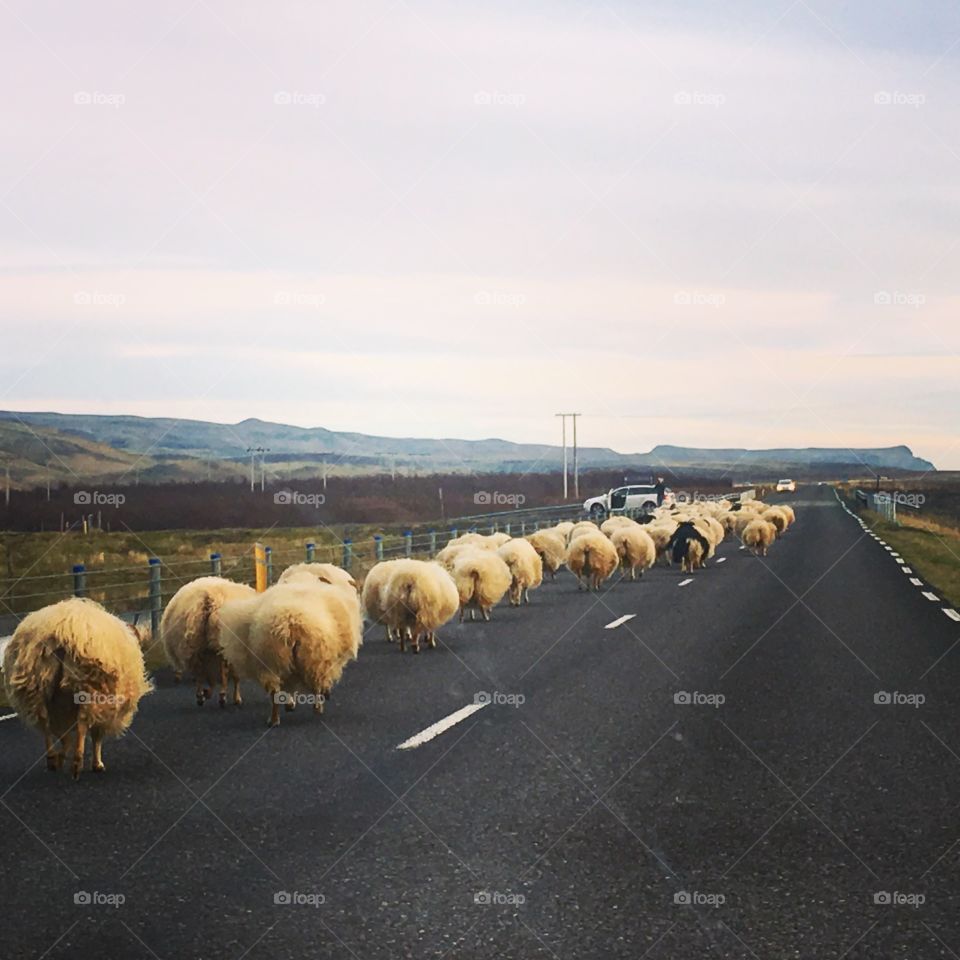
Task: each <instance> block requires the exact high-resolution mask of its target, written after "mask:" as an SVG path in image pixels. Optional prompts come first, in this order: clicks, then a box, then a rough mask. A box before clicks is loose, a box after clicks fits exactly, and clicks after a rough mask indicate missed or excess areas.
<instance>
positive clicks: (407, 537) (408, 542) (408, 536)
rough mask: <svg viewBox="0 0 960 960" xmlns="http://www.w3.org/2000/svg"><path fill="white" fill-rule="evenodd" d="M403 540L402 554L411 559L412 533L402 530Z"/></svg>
mask: <svg viewBox="0 0 960 960" xmlns="http://www.w3.org/2000/svg"><path fill="white" fill-rule="evenodd" d="M403 539H404V545H403V548H404V552H405V553H406V555H407V556H408V557H412V556H413V531H412V530H404V531H403Z"/></svg>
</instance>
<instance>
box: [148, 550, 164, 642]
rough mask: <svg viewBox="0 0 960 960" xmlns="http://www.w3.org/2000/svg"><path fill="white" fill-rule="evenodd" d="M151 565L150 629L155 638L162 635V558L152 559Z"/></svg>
mask: <svg viewBox="0 0 960 960" xmlns="http://www.w3.org/2000/svg"><path fill="white" fill-rule="evenodd" d="M147 563H148V564H149V565H150V629H151V631H152V635H153V636H154V637H156V636H159V634H160V613H161V611H162V610H163V595H162V594H161V592H160V558H159V557H151V558H150V559H149V560H148V561H147Z"/></svg>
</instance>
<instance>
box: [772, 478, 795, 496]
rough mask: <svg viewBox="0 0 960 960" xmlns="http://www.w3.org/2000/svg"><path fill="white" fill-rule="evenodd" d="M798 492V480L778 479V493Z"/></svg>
mask: <svg viewBox="0 0 960 960" xmlns="http://www.w3.org/2000/svg"><path fill="white" fill-rule="evenodd" d="M796 492H797V481H796V480H778V481H777V493H796Z"/></svg>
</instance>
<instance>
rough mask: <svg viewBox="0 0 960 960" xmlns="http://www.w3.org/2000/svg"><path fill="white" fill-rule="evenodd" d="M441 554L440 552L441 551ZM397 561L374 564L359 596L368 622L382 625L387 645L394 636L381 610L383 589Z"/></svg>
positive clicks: (383, 561) (382, 609) (391, 641)
mask: <svg viewBox="0 0 960 960" xmlns="http://www.w3.org/2000/svg"><path fill="white" fill-rule="evenodd" d="M441 552H442V551H441ZM399 562H400V561H399V560H382V561H381V562H380V563H377V564H374V565H373V567H371V569H370V572H369V573H368V574H367V576H366V578H365V579H364V581H363V590H362V592H361V594H360V603H361V605H362V606H363V611H364V613H365V614H366V617H367V619H368V620H372V621H373V622H374V623H380V624H383V626H384V627H385V629H386V631H387V643H393V641H394V639H395V638H394V635H393V630H392V629H391V628H390V624H389V623H387V618H386V611H385V610H384V608H383V596H384V588H385V587H386V585H387V580H388V579H389V578H390V574H391V573H392V572H393V568H394V567H395V566H396V565H397V564H398V563H399Z"/></svg>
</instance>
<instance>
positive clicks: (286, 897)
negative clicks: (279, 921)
mask: <svg viewBox="0 0 960 960" xmlns="http://www.w3.org/2000/svg"><path fill="white" fill-rule="evenodd" d="M292 901H293V898H292V897H291V896H290V894H289V892H288V891H286V890H278V891H277V892H276V893H275V894H274V895H273V902H274V903H275V904H277V905H278V906H286V905H287V904H289V903H291V902H292Z"/></svg>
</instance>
